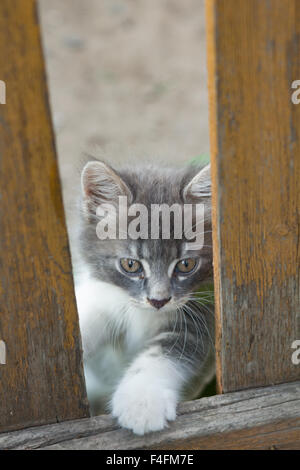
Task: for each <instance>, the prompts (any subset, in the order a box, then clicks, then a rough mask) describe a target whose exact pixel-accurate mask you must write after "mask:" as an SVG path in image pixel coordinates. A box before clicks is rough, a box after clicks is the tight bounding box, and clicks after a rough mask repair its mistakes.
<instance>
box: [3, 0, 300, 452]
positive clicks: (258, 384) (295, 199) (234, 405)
mask: <svg viewBox="0 0 300 470" xmlns="http://www.w3.org/2000/svg"><path fill="white" fill-rule="evenodd" d="M191 14H192V13H191ZM207 42H208V70H209V97H210V130H211V147H212V152H211V160H212V178H213V181H212V183H213V232H214V233H213V235H214V272H215V292H216V295H215V297H216V323H217V338H216V349H217V381H218V387H219V391H220V392H222V393H223V394H221V395H218V396H216V397H210V398H203V399H200V400H196V401H194V402H189V403H184V404H182V405H180V407H179V416H178V418H177V420H176V422H175V423H174V424H171V425H170V427H169V428H168V429H167V430H165V431H162V432H159V433H154V434H151V435H149V436H145V437H137V436H133V435H132V434H131V433H130V432H129V431H126V430H123V429H119V428H118V426H117V425H116V423H115V421H114V420H112V418H111V417H110V416H99V417H96V418H89V417H88V406H87V399H86V392H85V387H84V379H83V371H82V357H81V342H80V333H79V326H78V318H77V312H76V304H75V298H74V290H73V281H72V272H71V263H70V255H69V248H68V241H67V234H66V227H65V221H64V212H63V206H62V199H61V192H60V185H59V178H58V172H57V165H56V155H55V146H54V139H53V132H52V126H51V119H50V113H49V107H48V97H47V89H46V85H45V83H46V81H45V70H44V61H43V57H42V52H41V45H40V34H39V25H38V15H37V11H36V4H35V1H34V0H26V1H23V0H15V1H14V2H11V1H10V0H2V1H1V4H0V49H1V54H0V73H1V76H0V79H1V80H2V81H3V82H4V83H5V85H6V104H0V193H1V195H0V220H1V232H0V253H1V261H0V340H1V357H0V432H1V433H0V448H1V449H8V448H60V449H61V448H77V449H80V448H82V449H88V448H94V449H95V448H96V449H97V448H98V449H99V448H102V449H111V448H114V449H117V448H119V449H140V448H160V449H207V448H209V449H212V448H220V449H223V448H224V449H232V448H243V449H246V448H257V449H264V448H289V449H291V448H295V449H296V448H298V449H299V448H300V381H299V379H300V365H297V364H296V363H295V361H294V362H293V361H292V353H293V350H292V343H293V342H294V341H295V340H299V339H300V293H299V286H300V274H299V266H300V249H299V247H300V187H299V186H300V139H299V137H300V136H299V133H300V130H299V129H300V106H299V107H298V106H297V105H295V104H293V103H292V101H291V94H292V91H293V90H292V89H291V84H292V82H293V81H294V80H297V79H300V60H299V57H300V0H247V1H245V0H208V1H207ZM1 359H2V360H1ZM52 423H56V424H52ZM12 431H13V432H12Z"/></svg>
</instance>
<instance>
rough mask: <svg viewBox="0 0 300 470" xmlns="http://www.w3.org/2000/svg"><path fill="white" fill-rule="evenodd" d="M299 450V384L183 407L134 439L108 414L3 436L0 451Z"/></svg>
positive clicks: (0, 436)
mask: <svg viewBox="0 0 300 470" xmlns="http://www.w3.org/2000/svg"><path fill="white" fill-rule="evenodd" d="M275 448H278V449H300V382H296V383H290V384H283V385H277V386H274V387H266V388H259V389H253V390H245V391H241V392H234V393H229V394H225V395H218V396H215V397H209V398H202V399H200V400H196V401H191V402H187V403H183V404H181V405H180V406H179V413H178V418H177V420H176V421H175V422H174V423H170V426H169V428H168V429H166V430H164V431H162V432H157V433H151V434H147V435H146V436H142V437H140V436H136V435H134V434H132V433H131V432H130V431H127V430H125V429H120V428H119V427H118V426H117V425H116V422H115V420H113V419H112V418H111V417H110V416H108V415H104V416H98V417H94V418H88V419H82V420H76V421H69V422H65V423H60V424H52V425H48V426H41V427H38V428H36V427H35V428H31V429H26V430H24V431H16V432H13V433H8V434H0V449H49V450H60V449H78V450H85V449H102V450H112V449H113V450H116V451H117V450H119V449H182V450H183V449H187V450H193V449H275Z"/></svg>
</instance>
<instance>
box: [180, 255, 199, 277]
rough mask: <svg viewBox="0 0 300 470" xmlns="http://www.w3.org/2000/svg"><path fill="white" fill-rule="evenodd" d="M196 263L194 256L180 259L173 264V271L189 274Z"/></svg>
mask: <svg viewBox="0 0 300 470" xmlns="http://www.w3.org/2000/svg"><path fill="white" fill-rule="evenodd" d="M196 264H197V262H196V260H195V259H194V258H185V259H181V260H180V261H178V263H177V264H176V266H175V272H177V273H181V274H189V273H191V272H192V271H193V270H194V269H195V267H196Z"/></svg>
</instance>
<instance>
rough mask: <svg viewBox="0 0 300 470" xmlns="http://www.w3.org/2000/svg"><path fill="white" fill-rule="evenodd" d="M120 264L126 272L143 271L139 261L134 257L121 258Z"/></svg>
mask: <svg viewBox="0 0 300 470" xmlns="http://www.w3.org/2000/svg"><path fill="white" fill-rule="evenodd" d="M120 264H121V267H122V268H123V270H124V271H125V272H126V273H130V274H138V273H141V272H142V271H143V267H142V265H141V263H140V262H139V261H137V260H136V259H130V258H122V259H121V260H120Z"/></svg>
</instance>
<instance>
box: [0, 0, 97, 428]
mask: <svg viewBox="0 0 300 470" xmlns="http://www.w3.org/2000/svg"><path fill="white" fill-rule="evenodd" d="M0 49H1V53H0V74H1V76H0V79H1V80H3V81H4V82H5V84H6V104H0V193H1V197H0V223H1V231H0V253H1V257H0V340H1V341H3V342H4V343H5V353H6V354H5V364H0V431H4V430H6V431H7V430H9V429H17V428H23V427H26V426H32V425H37V424H43V423H51V422H57V421H62V420H66V419H74V418H79V417H84V416H88V407H87V400H86V392H85V386H84V378H83V369H82V361H81V343H80V334H79V326H78V318H77V311H76V304H75V297H74V289H73V280H72V269H71V263H70V254H69V247H68V239H67V233H66V227H65V220H64V211H63V205H62V199H61V192H60V183H59V178H58V172H57V164H56V155H55V146H54V139H53V132H52V127H51V119H50V112H49V107H48V96H47V87H46V80H45V70H44V62H43V56H42V51H41V43H40V35H39V25H38V16H37V11H36V5H35V2H34V1H33V0H26V1H24V0H15V1H14V2H12V1H11V0H1V2H0ZM2 362H4V360H3V361H2Z"/></svg>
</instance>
